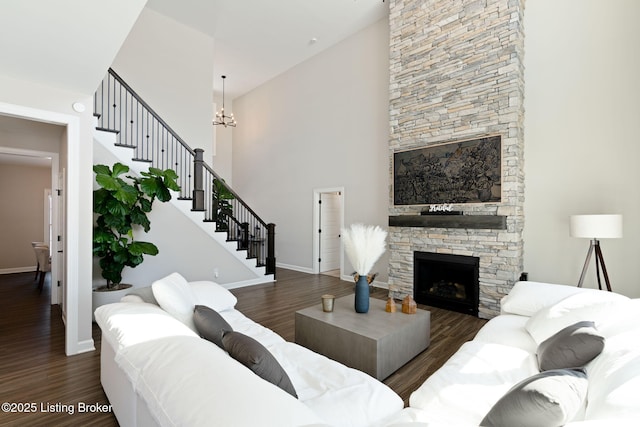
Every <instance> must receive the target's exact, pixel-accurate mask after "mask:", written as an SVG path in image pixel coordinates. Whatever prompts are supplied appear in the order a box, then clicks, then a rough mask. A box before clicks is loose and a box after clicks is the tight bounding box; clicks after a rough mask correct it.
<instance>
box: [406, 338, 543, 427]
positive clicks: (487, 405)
mask: <svg viewBox="0 0 640 427" xmlns="http://www.w3.org/2000/svg"><path fill="white" fill-rule="evenodd" d="M538 372H539V370H538V362H537V360H536V357H535V354H533V353H531V352H529V351H526V350H522V349H519V348H516V347H510V346H506V345H500V344H493V343H488V342H484V341H480V340H474V341H470V342H467V343H465V344H463V345H462V347H460V349H459V350H458V351H457V352H456V353H455V354H454V355H453V356H451V358H450V359H449V360H448V361H447V363H445V365H444V366H442V367H441V368H440V369H438V370H437V371H436V372H435V373H434V374H433V375H431V376H430V377H429V378H428V379H427V380H426V381H425V382H424V383H423V384H422V385H421V386H420V387H419V388H418V389H417V390H416V391H414V392H413V393H412V394H411V396H410V398H409V404H410V406H411V407H412V408H418V409H422V410H424V411H425V412H426V413H427V414H428V416H429V421H430V422H433V423H435V424H437V425H439V424H442V425H447V422H449V425H470V426H471V425H475V426H478V425H480V421H481V420H482V419H483V418H484V416H485V415H486V414H487V413H488V412H489V409H491V407H492V406H493V405H494V404H495V403H496V402H497V401H498V400H499V399H500V398H501V397H502V396H503V395H504V394H505V393H506V392H507V391H508V390H509V389H510V388H511V387H512V386H513V385H515V384H517V383H518V382H520V381H522V380H523V379H525V378H528V377H530V376H532V375H534V374H537V373H538ZM452 414H455V415H452Z"/></svg>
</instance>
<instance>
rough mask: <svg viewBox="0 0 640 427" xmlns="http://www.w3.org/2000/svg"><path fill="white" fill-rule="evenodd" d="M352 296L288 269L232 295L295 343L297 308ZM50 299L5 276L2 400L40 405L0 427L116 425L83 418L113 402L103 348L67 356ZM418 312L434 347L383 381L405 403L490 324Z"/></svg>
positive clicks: (0, 308)
mask: <svg viewBox="0 0 640 427" xmlns="http://www.w3.org/2000/svg"><path fill="white" fill-rule="evenodd" d="M352 292H353V286H352V285H351V284H350V283H347V282H344V281H340V280H339V279H337V278H335V277H330V276H323V275H318V276H316V275H309V274H304V273H299V272H295V271H291V270H283V269H279V270H278V281H277V283H276V284H266V285H259V286H253V287H249V288H240V289H235V290H233V293H234V294H235V295H236V296H237V297H238V305H237V308H238V309H239V310H240V311H242V312H243V313H245V314H246V315H247V316H248V317H250V318H251V319H253V320H255V321H257V322H259V323H262V324H263V325H265V326H266V327H268V328H270V329H273V330H274V331H275V332H277V333H278V334H280V335H282V336H283V337H284V338H285V339H287V340H290V341H293V339H294V312H295V311H296V310H299V309H301V308H304V307H308V306H310V305H313V304H319V302H320V296H321V295H322V294H325V293H332V294H334V295H336V296H343V295H347V294H350V293H352ZM372 296H373V297H377V298H381V299H386V296H387V295H386V292H385V291H384V290H381V289H375V290H374V291H373V293H372ZM49 301H50V294H49V284H48V283H47V284H46V285H45V291H44V292H43V293H42V294H38V292H37V289H36V282H35V281H34V280H33V273H18V274H6V275H0V403H3V402H9V403H14V404H16V405H18V404H27V405H34V404H35V407H33V409H34V412H32V413H28V412H15V413H11V412H5V411H0V426H42V425H56V426H77V425H83V426H117V425H118V424H117V422H116V420H115V417H114V416H113V414H110V413H96V412H85V413H78V408H79V407H80V406H79V405H80V404H86V405H95V404H96V403H97V404H100V405H106V404H108V401H107V399H106V396H105V395H104V392H103V391H102V387H101V386H100V378H99V376H100V374H99V372H100V355H99V351H94V352H90V353H85V354H80V355H76V356H71V357H67V356H65V354H64V325H63V322H62V319H61V315H60V310H59V308H58V306H51V305H50V304H49ZM419 307H420V308H427V309H429V310H430V311H431V345H430V346H429V348H428V349H427V350H426V351H424V352H423V353H421V354H420V355H418V356H417V357H416V358H414V359H413V360H412V361H411V362H409V363H408V364H407V365H405V366H404V367H402V368H401V369H400V370H398V371H397V372H396V373H394V374H393V375H391V376H390V377H389V378H387V379H386V380H385V381H384V382H385V383H386V384H387V385H389V386H390V387H391V388H392V389H393V390H395V391H396V392H397V393H398V394H399V395H400V396H401V397H402V398H403V399H404V400H405V404H406V403H407V401H408V398H409V395H410V393H411V392H412V391H413V390H415V389H416V388H417V387H418V386H419V385H420V384H421V383H422V382H423V381H424V380H425V379H426V378H427V377H428V376H429V375H431V374H432V373H433V372H434V371H435V370H436V369H438V368H439V367H440V366H441V365H442V364H443V363H444V361H445V360H447V359H448V358H449V357H450V356H451V355H452V354H453V353H454V352H455V351H456V350H457V349H458V348H459V347H460V345H462V343H464V342H466V341H468V340H470V339H471V338H473V336H474V335H475V334H476V332H477V330H478V329H479V328H480V327H481V326H482V325H484V323H485V321H484V320H481V319H477V318H475V317H471V316H468V315H464V314H459V313H454V312H450V311H446V310H440V309H437V308H430V307H424V306H420V305H419ZM93 338H94V340H95V344H96V348H98V349H99V348H100V330H99V328H98V327H97V326H96V325H95V324H94V325H93ZM62 405H65V406H62ZM69 408H72V409H74V413H73V414H69V412H70V411H69ZM43 409H44V410H43ZM46 411H48V412H46Z"/></svg>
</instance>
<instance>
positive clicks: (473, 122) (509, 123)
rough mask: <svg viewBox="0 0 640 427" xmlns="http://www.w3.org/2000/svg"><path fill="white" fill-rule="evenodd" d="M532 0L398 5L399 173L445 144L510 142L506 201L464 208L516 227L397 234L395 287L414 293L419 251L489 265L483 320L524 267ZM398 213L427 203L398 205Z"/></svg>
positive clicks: (393, 65)
mask: <svg viewBox="0 0 640 427" xmlns="http://www.w3.org/2000/svg"><path fill="white" fill-rule="evenodd" d="M523 11H524V0H475V1H470V0H391V2H390V14H389V25H390V49H391V50H390V127H391V134H390V140H389V151H390V162H389V163H390V174H391V180H390V182H391V185H393V153H394V152H395V151H401V150H406V149H412V148H419V147H425V146H429V145H433V144H440V143H443V142H450V141H455V140H464V139H472V138H477V137H482V136H488V135H496V134H499V135H501V136H502V201H501V203H491V204H469V205H467V204H459V205H454V206H453V208H454V209H455V210H461V211H463V212H464V213H465V215H472V214H482V215H505V216H506V217H507V229H506V230H485V229H480V230H471V229H454V228H418V227H389V245H388V246H389V250H390V261H389V287H390V289H391V291H392V292H393V294H394V296H396V297H402V296H403V295H406V294H413V252H414V251H416V250H418V251H426V252H438V253H452V254H459V255H469V256H476V257H479V258H480V306H479V316H480V317H484V318H491V317H493V316H495V315H497V314H498V313H499V311H500V299H501V298H502V296H503V295H505V294H506V293H507V292H508V291H509V290H510V289H511V287H512V286H513V284H514V283H515V281H516V280H517V279H518V278H519V276H520V274H521V272H522V268H523V260H522V258H523V257H522V255H523V242H522V230H523V226H524V214H523V203H524V172H523V148H524V129H523V119H524V106H523V104H524V99H523V97H524V68H523V49H524V36H523V28H522V19H523ZM389 197H390V206H391V207H390V210H389V215H402V214H413V215H415V214H419V213H420V211H421V210H422V209H423V208H424V206H393V192H392V188H391V191H390V195H389Z"/></svg>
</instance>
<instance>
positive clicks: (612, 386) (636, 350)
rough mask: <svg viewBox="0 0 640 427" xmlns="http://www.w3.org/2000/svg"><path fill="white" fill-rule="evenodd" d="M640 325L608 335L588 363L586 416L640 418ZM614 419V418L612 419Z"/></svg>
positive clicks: (607, 418) (616, 424) (597, 417)
mask: <svg viewBox="0 0 640 427" xmlns="http://www.w3.org/2000/svg"><path fill="white" fill-rule="evenodd" d="M638 343H640V327H638V325H636V326H635V329H632V330H629V331H628V332H625V333H619V334H617V335H615V336H613V337H610V338H607V340H606V342H605V346H604V350H603V352H602V354H600V356H598V357H597V358H596V359H595V360H594V361H593V362H591V364H589V365H588V366H587V373H588V374H589V398H588V399H589V405H588V406H587V411H586V419H594V420H612V421H610V423H611V424H610V425H615V426H618V425H627V424H624V423H622V421H620V422H619V420H620V419H627V420H635V422H636V424H635V425H638V424H637V423H638V420H640V404H639V403H638V396H639V395H640V346H639V345H638ZM613 420H616V421H613Z"/></svg>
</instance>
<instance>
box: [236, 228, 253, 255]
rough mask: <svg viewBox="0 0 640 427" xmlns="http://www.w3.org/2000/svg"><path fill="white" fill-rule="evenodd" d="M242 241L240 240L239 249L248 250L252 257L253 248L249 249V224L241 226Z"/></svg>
mask: <svg viewBox="0 0 640 427" xmlns="http://www.w3.org/2000/svg"><path fill="white" fill-rule="evenodd" d="M240 230H241V231H240V236H239V237H240V239H238V243H239V247H238V249H248V256H249V257H251V248H249V223H248V222H243V223H241V224H240Z"/></svg>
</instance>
